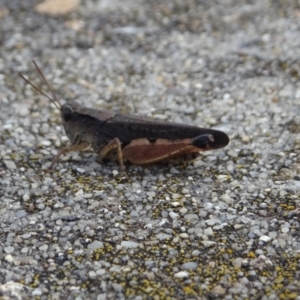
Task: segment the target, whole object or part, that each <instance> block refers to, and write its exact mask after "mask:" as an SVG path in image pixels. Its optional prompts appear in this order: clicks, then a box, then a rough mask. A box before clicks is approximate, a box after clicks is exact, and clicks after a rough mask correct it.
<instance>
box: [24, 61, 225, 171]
mask: <svg viewBox="0 0 300 300" xmlns="http://www.w3.org/2000/svg"><path fill="white" fill-rule="evenodd" d="M32 62H33V64H34V66H35V68H36V70H37V72H38V74H39V75H40V77H41V78H42V80H43V82H44V83H45V84H46V86H47V87H48V89H49V91H50V93H51V96H52V98H51V97H50V96H48V95H47V94H46V93H44V92H43V91H42V90H41V89H39V88H38V87H36V86H35V85H34V84H33V83H31V82H30V81H29V80H28V79H26V78H25V77H24V76H23V75H22V74H19V76H20V77H21V78H23V79H24V80H25V82H26V83H28V84H29V85H31V86H32V87H33V88H34V89H35V90H37V91H38V92H39V93H41V94H42V95H43V96H45V97H46V98H47V99H49V100H50V101H51V102H52V103H53V104H54V105H55V107H56V108H57V109H58V110H60V115H61V119H62V123H63V127H64V129H65V132H66V135H67V136H68V138H69V140H70V142H71V145H70V146H67V147H64V148H62V149H61V150H60V151H59V152H58V154H57V155H56V157H55V158H54V159H53V161H52V163H51V165H50V167H49V169H51V168H52V167H53V166H54V165H55V164H56V163H57V162H58V160H59V158H60V156H61V155H63V154H65V153H68V152H71V151H81V150H85V149H87V148H90V147H91V148H92V149H93V151H94V152H95V153H96V154H97V155H98V157H97V162H101V161H102V159H104V158H107V157H110V158H112V157H111V154H112V153H114V154H115V153H116V154H117V157H114V159H115V158H117V160H118V162H119V165H120V168H121V171H122V172H124V160H126V161H128V162H130V163H132V164H135V165H147V164H151V163H157V162H162V161H167V160H170V159H173V158H176V159H178V158H179V159H184V158H186V159H194V158H195V157H197V156H198V155H199V152H202V151H207V150H215V149H219V148H222V147H225V146H226V145H227V144H228V143H229V138H228V136H227V134H226V133H224V132H222V131H219V130H214V129H207V128H200V127H196V126H190V125H185V124H178V123H171V122H165V121H162V120H157V119H152V118H148V117H139V116H133V115H124V114H120V113H116V112H113V111H105V110H95V109H91V108H87V107H84V106H82V105H80V104H78V103H76V102H72V103H66V104H64V105H62V104H61V103H60V101H59V99H58V97H57V95H56V94H55V92H54V90H53V89H52V87H51V86H50V84H49V83H48V81H47V80H46V78H45V76H44V74H43V73H42V71H41V70H40V68H39V67H38V65H37V64H36V62H35V61H32Z"/></svg>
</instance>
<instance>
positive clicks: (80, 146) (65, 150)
mask: <svg viewBox="0 0 300 300" xmlns="http://www.w3.org/2000/svg"><path fill="white" fill-rule="evenodd" d="M89 146H90V143H88V142H83V143H80V144H75V145H71V146H68V147H64V148H62V149H61V150H60V151H59V152H58V154H57V155H56V156H55V158H54V159H53V161H52V163H51V165H50V167H49V168H48V171H49V170H50V169H52V168H53V166H54V165H55V164H56V163H57V162H58V160H59V158H60V157H61V155H63V154H65V153H68V152H72V151H82V150H85V149H86V148H88V147H89Z"/></svg>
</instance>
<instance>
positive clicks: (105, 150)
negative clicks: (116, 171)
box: [97, 138, 125, 173]
mask: <svg viewBox="0 0 300 300" xmlns="http://www.w3.org/2000/svg"><path fill="white" fill-rule="evenodd" d="M115 149H116V150H117V155H118V161H119V165H120V169H121V172H122V173H124V171H125V167H124V163H123V154H122V148H121V142H120V140H119V139H118V138H114V139H113V140H111V141H110V142H109V143H108V144H106V145H105V146H104V147H103V148H102V149H101V151H100V153H99V154H98V157H97V162H101V161H102V160H103V158H104V157H105V156H107V154H108V153H109V152H110V151H112V150H115Z"/></svg>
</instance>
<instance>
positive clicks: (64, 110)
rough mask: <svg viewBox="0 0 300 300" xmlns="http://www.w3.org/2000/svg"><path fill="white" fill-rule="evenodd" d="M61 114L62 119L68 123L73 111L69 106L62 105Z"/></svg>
mask: <svg viewBox="0 0 300 300" xmlns="http://www.w3.org/2000/svg"><path fill="white" fill-rule="evenodd" d="M61 113H62V117H63V119H64V120H65V121H66V122H68V121H70V120H71V119H72V114H73V109H72V107H71V106H70V105H64V106H63V107H62V108H61Z"/></svg>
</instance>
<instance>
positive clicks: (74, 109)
mask: <svg viewBox="0 0 300 300" xmlns="http://www.w3.org/2000/svg"><path fill="white" fill-rule="evenodd" d="M80 108H81V106H80V105H79V104H78V103H76V102H72V103H71V104H70V103H66V104H64V105H62V106H61V109H60V115H61V119H62V123H63V126H64V129H65V132H66V135H67V136H68V138H69V139H70V141H71V143H72V144H74V143H75V142H76V141H77V140H78V135H79V134H80V132H81V131H82V130H84V128H82V126H80V125H82V124H81V123H80V122H78V115H79V114H78V112H79V111H80Z"/></svg>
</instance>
